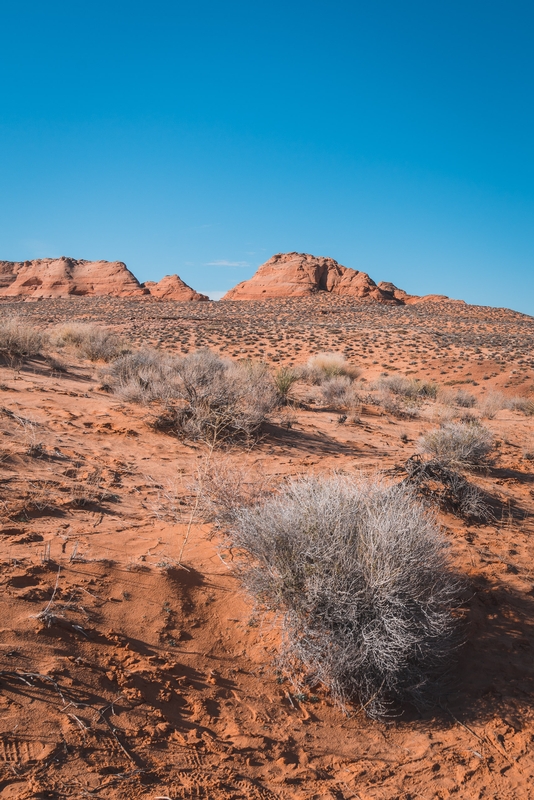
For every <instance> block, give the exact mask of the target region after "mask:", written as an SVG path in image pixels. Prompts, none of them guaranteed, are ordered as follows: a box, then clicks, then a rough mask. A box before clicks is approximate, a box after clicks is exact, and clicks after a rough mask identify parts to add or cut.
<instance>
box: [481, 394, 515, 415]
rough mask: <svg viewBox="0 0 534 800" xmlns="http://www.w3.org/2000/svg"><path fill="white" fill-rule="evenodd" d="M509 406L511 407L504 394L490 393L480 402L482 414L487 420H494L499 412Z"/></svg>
mask: <svg viewBox="0 0 534 800" xmlns="http://www.w3.org/2000/svg"><path fill="white" fill-rule="evenodd" d="M507 405H509V403H508V401H507V399H506V397H505V396H504V395H503V394H502V392H488V394H487V395H486V396H485V397H483V398H482V399H481V400H480V413H481V414H482V416H483V417H485V418H486V419H494V417H495V415H496V414H497V412H498V411H501V409H503V408H506V407H507Z"/></svg>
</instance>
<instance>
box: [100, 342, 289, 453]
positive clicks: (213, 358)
mask: <svg viewBox="0 0 534 800" xmlns="http://www.w3.org/2000/svg"><path fill="white" fill-rule="evenodd" d="M101 378H102V380H103V383H104V385H105V386H107V387H109V388H110V389H111V390H112V391H114V392H116V393H117V394H119V395H120V396H122V397H123V398H124V399H125V400H129V401H132V402H138V403H150V402H152V401H154V400H157V401H161V402H163V404H164V405H163V408H162V409H161V410H160V411H159V412H158V414H157V415H156V417H154V419H153V425H154V427H156V428H159V429H167V430H173V431H174V432H176V433H178V434H180V435H183V436H184V437H187V438H190V439H203V440H205V441H209V442H210V443H212V444H215V443H217V442H220V441H222V440H228V439H233V438H240V437H248V436H251V435H253V434H254V433H256V432H257V431H258V429H259V428H260V426H261V424H262V422H263V421H264V420H265V418H266V416H267V414H269V413H270V412H271V411H272V410H273V408H274V407H275V405H276V401H277V391H276V388H275V386H274V383H273V380H272V376H271V375H270V373H269V371H268V370H267V368H266V367H265V366H264V365H263V364H259V363H256V362H253V361H245V362H239V363H235V362H233V361H230V360H229V359H223V358H221V357H220V356H219V355H217V354H215V353H212V352H211V351H210V350H197V351H196V352H195V353H191V354H190V355H187V356H183V357H181V358H179V357H172V356H165V355H161V354H159V353H158V352H156V351H149V350H146V351H140V352H138V353H132V354H129V355H126V356H123V357H122V358H119V359H117V360H116V361H115V362H113V363H112V364H111V365H110V366H109V367H107V368H106V369H105V370H103V371H102V372H101Z"/></svg>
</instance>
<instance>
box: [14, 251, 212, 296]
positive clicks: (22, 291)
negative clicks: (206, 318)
mask: <svg viewBox="0 0 534 800" xmlns="http://www.w3.org/2000/svg"><path fill="white" fill-rule="evenodd" d="M72 295H75V296H88V297H106V296H109V297H132V298H135V297H139V298H142V297H147V298H149V297H154V298H156V299H160V298H161V299H165V300H183V301H187V300H208V299H209V298H208V297H207V296H206V295H203V294H199V293H198V292H195V290H194V289H191V287H189V286H188V285H187V284H186V283H184V282H183V281H182V280H181V278H179V277H178V275H166V276H165V277H164V278H162V280H161V281H159V282H157V283H155V282H154V281H147V282H146V283H139V281H138V280H137V278H136V277H135V275H133V274H132V273H131V272H130V270H129V269H128V267H127V266H126V264H124V263H123V262H122V261H86V260H84V259H75V258H67V257H65V256H62V257H61V258H38V259H35V260H33V261H0V297H23V298H28V299H30V298H35V299H37V298H45V297H47V298H53V297H68V296H72Z"/></svg>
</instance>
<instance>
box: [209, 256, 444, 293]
mask: <svg viewBox="0 0 534 800" xmlns="http://www.w3.org/2000/svg"><path fill="white" fill-rule="evenodd" d="M318 292H330V293H331V294H336V295H345V296H347V297H358V298H362V299H370V300H375V301H376V302H378V303H388V304H390V305H406V304H408V303H410V304H411V303H417V302H421V301H423V300H430V299H435V300H447V299H448V298H446V297H445V296H442V295H428V296H427V297H426V298H425V297H415V296H413V295H408V294H407V293H406V292H405V291H403V290H402V289H397V287H396V286H394V285H393V284H392V283H379V284H378V285H377V284H376V283H375V282H374V281H373V280H372V279H371V278H370V277H369V275H367V273H366V272H359V271H358V270H355V269H350V268H348V267H344V266H342V265H341V264H338V263H337V261H334V259H333V258H325V257H323V256H312V255H310V254H309V253H277V255H275V256H273V257H272V258H270V259H269V260H268V261H266V262H265V264H262V265H261V267H259V268H258V270H257V272H256V274H255V275H253V276H252V278H250V280H248V281H243V282H242V283H239V284H238V285H237V286H235V287H234V288H233V289H230V291H229V292H227V293H226V294H225V295H224V297H223V298H222V299H223V300H266V299H270V298H281V297H308V296H310V295H313V294H317V293H318Z"/></svg>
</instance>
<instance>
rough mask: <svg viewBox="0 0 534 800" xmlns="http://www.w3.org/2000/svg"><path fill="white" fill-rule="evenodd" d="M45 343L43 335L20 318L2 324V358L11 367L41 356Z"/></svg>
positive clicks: (0, 347)
mask: <svg viewBox="0 0 534 800" xmlns="http://www.w3.org/2000/svg"><path fill="white" fill-rule="evenodd" d="M44 343H45V337H44V336H43V334H42V333H41V332H40V331H38V330H37V329H36V328H34V327H33V326H32V325H29V324H28V323H27V322H24V321H23V320H22V319H20V318H19V317H11V318H8V319H7V320H5V321H4V322H2V323H1V324H0V358H2V359H4V360H5V361H6V362H7V363H8V364H9V365H10V366H16V365H19V364H22V363H23V362H24V361H25V360H26V359H27V358H35V357H36V356H38V355H40V353H41V350H42V348H43V346H44Z"/></svg>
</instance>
